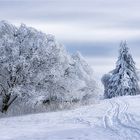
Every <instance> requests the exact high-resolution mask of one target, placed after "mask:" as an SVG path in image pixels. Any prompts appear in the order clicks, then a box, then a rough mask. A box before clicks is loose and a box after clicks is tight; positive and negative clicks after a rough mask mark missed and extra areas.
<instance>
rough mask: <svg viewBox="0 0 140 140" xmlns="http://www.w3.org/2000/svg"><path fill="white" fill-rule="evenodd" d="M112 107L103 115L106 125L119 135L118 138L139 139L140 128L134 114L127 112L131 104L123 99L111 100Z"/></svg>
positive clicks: (126, 139)
mask: <svg viewBox="0 0 140 140" xmlns="http://www.w3.org/2000/svg"><path fill="white" fill-rule="evenodd" d="M109 102H110V105H111V108H109V110H108V111H107V112H106V114H105V116H104V117H103V123H104V127H105V128H106V129H109V130H110V131H111V132H113V133H116V134H117V135H118V139H123V140H124V139H125V140H132V139H133V140H139V139H140V128H138V127H136V126H137V125H136V124H137V123H138V122H136V120H135V119H134V116H133V115H131V114H128V113H127V109H128V107H129V104H128V103H127V102H125V101H122V100H121V99H115V100H110V101H109Z"/></svg>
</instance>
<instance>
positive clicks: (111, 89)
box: [102, 42, 140, 98]
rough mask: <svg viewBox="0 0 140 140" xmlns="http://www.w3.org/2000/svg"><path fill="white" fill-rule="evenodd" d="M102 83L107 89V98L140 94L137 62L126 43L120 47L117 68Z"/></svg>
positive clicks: (105, 92) (105, 76)
mask: <svg viewBox="0 0 140 140" xmlns="http://www.w3.org/2000/svg"><path fill="white" fill-rule="evenodd" d="M102 82H103V84H104V88H105V91H104V97H105V98H112V97H116V96H124V95H137V94H140V89H139V86H138V76H137V73H136V67H135V62H134V61H133V58H132V56H131V54H130V53H129V48H128V47H127V44H126V42H122V43H121V45H120V51H119V57H118V61H117V63H116V68H115V69H114V70H113V71H111V72H110V73H109V74H105V75H104V76H103V77H102Z"/></svg>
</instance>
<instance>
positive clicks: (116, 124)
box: [0, 96, 140, 140]
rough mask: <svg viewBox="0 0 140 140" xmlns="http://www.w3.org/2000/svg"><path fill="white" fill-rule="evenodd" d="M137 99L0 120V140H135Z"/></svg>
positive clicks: (139, 118) (138, 135) (139, 130)
mask: <svg viewBox="0 0 140 140" xmlns="http://www.w3.org/2000/svg"><path fill="white" fill-rule="evenodd" d="M139 139H140V96H134V97H119V98H114V99H110V100H103V101H101V102H100V103H97V104H95V105H90V106H85V107H81V108H78V109H75V110H70V111H61V112H54V113H41V114H33V115H27V116H21V117H11V118H2V119H0V140H139Z"/></svg>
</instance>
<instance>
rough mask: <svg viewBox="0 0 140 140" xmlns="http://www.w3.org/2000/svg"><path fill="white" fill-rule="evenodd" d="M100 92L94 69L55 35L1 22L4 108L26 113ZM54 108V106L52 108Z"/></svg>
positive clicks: (0, 70)
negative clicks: (69, 52) (56, 38)
mask: <svg viewBox="0 0 140 140" xmlns="http://www.w3.org/2000/svg"><path fill="white" fill-rule="evenodd" d="M95 96H97V84H96V82H95V80H94V76H93V72H92V69H91V68H90V67H89V65H88V64H87V63H86V61H85V60H84V59H83V57H82V56H81V55H80V53H77V54H76V55H72V56H71V55H70V54H68V53H67V51H66V50H65V48H64V47H63V46H62V45H61V44H59V43H58V42H57V41H56V40H55V38H54V36H52V35H46V34H44V33H42V32H40V31H37V30H36V29H34V28H31V27H27V26H26V25H24V24H22V25H21V26H20V27H16V26H14V25H11V24H9V23H7V22H5V21H1V22H0V104H1V111H2V112H7V113H9V114H23V113H30V112H38V111H45V110H46V107H48V106H51V104H53V105H55V107H53V109H54V108H58V106H59V105H60V104H61V105H64V104H68V103H74V102H84V101H88V100H89V99H90V100H91V99H93V98H95ZM51 109H52V108H51Z"/></svg>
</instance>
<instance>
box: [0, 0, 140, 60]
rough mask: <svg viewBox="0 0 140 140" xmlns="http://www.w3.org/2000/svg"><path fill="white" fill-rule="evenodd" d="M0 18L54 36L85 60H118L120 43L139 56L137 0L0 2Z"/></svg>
mask: <svg viewBox="0 0 140 140" xmlns="http://www.w3.org/2000/svg"><path fill="white" fill-rule="evenodd" d="M0 18H1V20H8V21H10V22H11V23H13V24H16V25H19V24H20V23H25V24H27V25H28V26H33V27H35V28H37V29H39V30H41V31H43V32H46V33H51V34H54V35H55V36H56V39H57V40H59V42H60V43H62V44H64V45H65V47H66V48H67V50H68V51H70V52H71V53H73V52H76V51H77V50H78V51H80V52H82V54H83V55H84V56H85V57H87V58H91V57H97V58H98V57H103V58H107V59H108V57H114V58H115V57H117V50H118V46H119V43H120V41H121V40H127V42H128V45H129V47H130V48H131V51H132V53H133V55H134V56H135V57H139V56H140V0H44V1H43V0H0Z"/></svg>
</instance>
